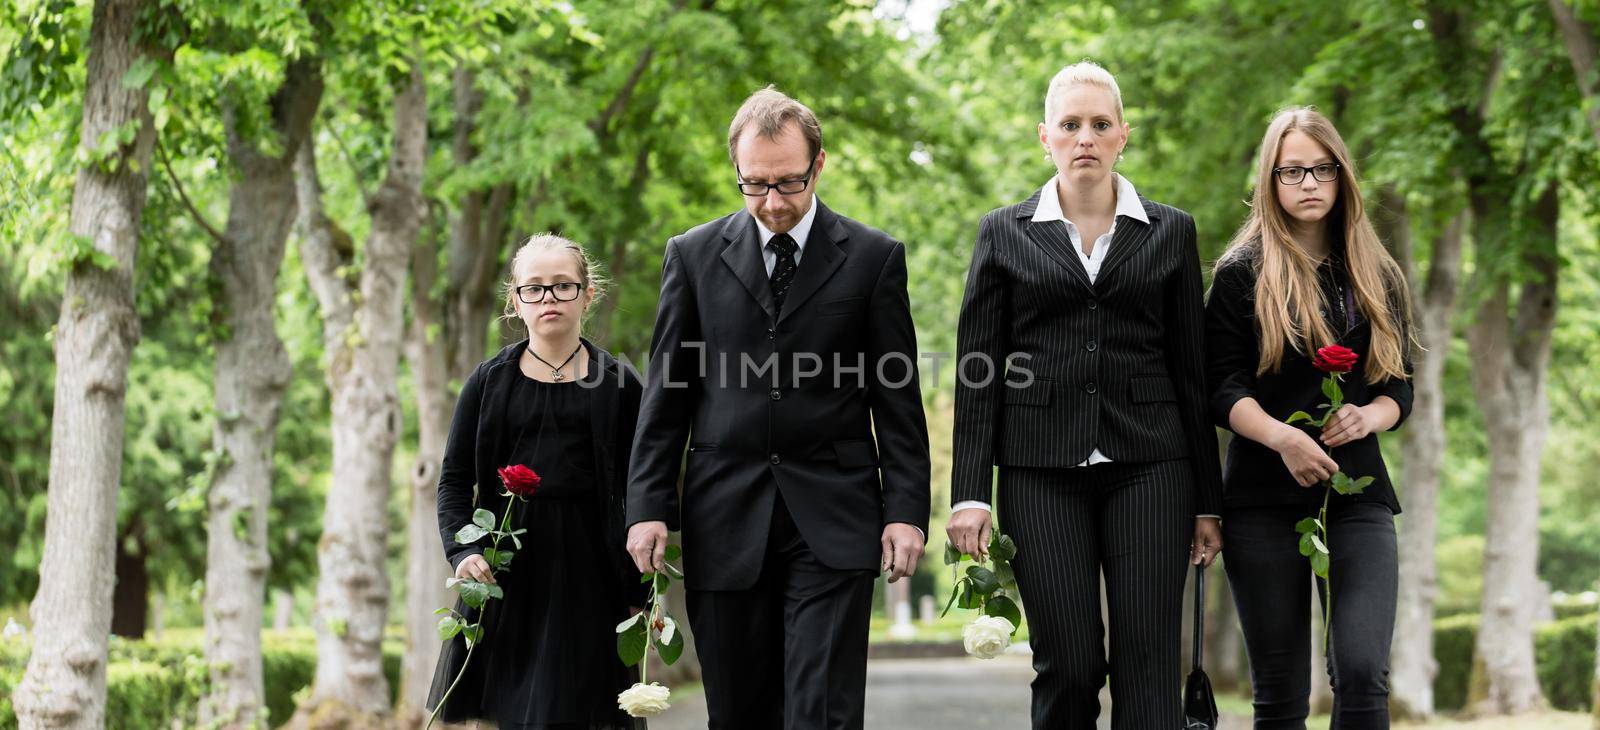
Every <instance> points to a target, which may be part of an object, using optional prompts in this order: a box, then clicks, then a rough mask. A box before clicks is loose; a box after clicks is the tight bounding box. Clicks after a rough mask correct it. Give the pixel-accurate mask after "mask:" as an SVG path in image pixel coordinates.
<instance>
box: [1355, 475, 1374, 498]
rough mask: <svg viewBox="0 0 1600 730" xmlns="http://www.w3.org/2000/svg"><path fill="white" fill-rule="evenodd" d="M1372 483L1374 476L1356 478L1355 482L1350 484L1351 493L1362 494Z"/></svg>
mask: <svg viewBox="0 0 1600 730" xmlns="http://www.w3.org/2000/svg"><path fill="white" fill-rule="evenodd" d="M1370 484H1372V477H1361V478H1360V479H1357V480H1356V482H1355V484H1353V485H1351V486H1350V493H1351V494H1360V493H1361V492H1363V491H1364V490H1366V488H1367V486H1368V485H1370Z"/></svg>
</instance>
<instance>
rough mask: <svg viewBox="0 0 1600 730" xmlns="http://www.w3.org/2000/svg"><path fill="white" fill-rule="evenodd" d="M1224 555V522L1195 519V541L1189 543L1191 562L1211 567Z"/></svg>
mask: <svg viewBox="0 0 1600 730" xmlns="http://www.w3.org/2000/svg"><path fill="white" fill-rule="evenodd" d="M1221 554H1222V521H1221V520H1219V519H1217V518H1215V517H1196V518H1194V541H1193V542H1191V543H1189V562H1190V563H1191V564H1193V565H1201V566H1204V567H1207V568H1209V567H1211V564H1212V563H1215V562H1217V556H1218V555H1221Z"/></svg>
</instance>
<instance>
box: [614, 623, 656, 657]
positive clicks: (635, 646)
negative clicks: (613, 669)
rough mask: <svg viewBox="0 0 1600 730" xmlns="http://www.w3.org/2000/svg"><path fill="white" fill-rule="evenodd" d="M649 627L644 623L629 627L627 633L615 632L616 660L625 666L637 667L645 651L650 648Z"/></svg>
mask: <svg viewBox="0 0 1600 730" xmlns="http://www.w3.org/2000/svg"><path fill="white" fill-rule="evenodd" d="M648 629H649V627H648V626H646V625H645V623H644V622H642V621H641V622H639V623H636V624H634V625H633V626H632V627H629V629H628V630H627V631H619V632H617V658H619V659H621V660H622V663H623V664H625V665H627V666H630V667H631V666H634V665H637V664H638V663H639V662H641V661H643V660H644V654H645V650H646V649H648V648H649V646H650V633H649V631H648Z"/></svg>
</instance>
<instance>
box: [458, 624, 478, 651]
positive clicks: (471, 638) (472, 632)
mask: <svg viewBox="0 0 1600 730" xmlns="http://www.w3.org/2000/svg"><path fill="white" fill-rule="evenodd" d="M461 636H462V637H463V638H465V639H466V640H467V646H468V647H471V646H473V645H475V644H477V643H478V642H479V641H482V640H483V624H481V623H477V624H470V625H468V626H463V627H461Z"/></svg>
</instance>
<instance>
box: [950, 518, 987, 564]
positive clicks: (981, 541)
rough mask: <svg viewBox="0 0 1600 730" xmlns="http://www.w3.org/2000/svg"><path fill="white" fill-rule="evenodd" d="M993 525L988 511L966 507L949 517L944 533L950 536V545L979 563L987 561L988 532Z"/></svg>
mask: <svg viewBox="0 0 1600 730" xmlns="http://www.w3.org/2000/svg"><path fill="white" fill-rule="evenodd" d="M993 524H994V523H993V522H992V521H991V520H990V516H989V510H986V509H980V508H978V507H968V508H966V509H964V510H961V511H959V512H956V513H955V514H953V515H950V521H949V522H947V523H945V527H944V531H945V534H947V535H949V536H950V544H951V545H954V546H956V549H957V550H960V551H961V552H962V553H964V554H967V555H971V556H972V557H973V559H974V560H978V561H980V562H981V561H984V560H988V559H989V536H990V533H989V531H990V530H992V529H994V528H993Z"/></svg>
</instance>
